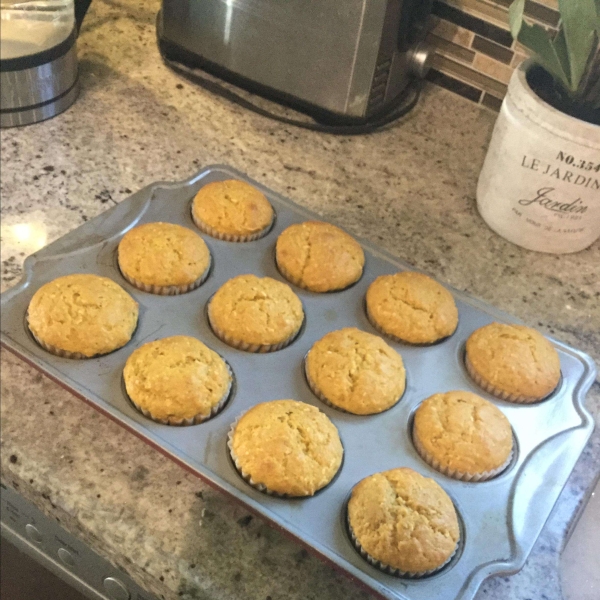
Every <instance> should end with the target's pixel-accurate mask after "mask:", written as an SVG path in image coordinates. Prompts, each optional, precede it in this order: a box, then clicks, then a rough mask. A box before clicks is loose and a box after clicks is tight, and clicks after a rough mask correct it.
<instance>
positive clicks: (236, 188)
mask: <svg viewBox="0 0 600 600" xmlns="http://www.w3.org/2000/svg"><path fill="white" fill-rule="evenodd" d="M192 217H193V219H194V223H196V225H197V226H198V228H199V229H200V231H203V232H204V233H208V235H211V236H213V237H216V238H218V239H220V240H226V241H228V242H251V241H252V240H257V239H259V238H261V237H263V236H264V235H266V234H267V233H268V232H269V230H270V229H271V225H272V224H273V220H274V218H275V212H274V211H273V207H272V206H271V204H270V203H269V201H268V200H267V199H266V198H265V196H264V194H263V193H262V192H260V191H258V190H257V189H256V188H255V187H252V186H251V185H250V184H249V183H246V182H245V181H238V180H237V179H228V180H227V181H214V182H213V183H209V184H207V185H205V186H204V187H202V188H201V189H200V191H199V192H198V193H197V194H196V197H195V198H194V202H193V204H192Z"/></svg>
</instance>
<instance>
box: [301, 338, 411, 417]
mask: <svg viewBox="0 0 600 600" xmlns="http://www.w3.org/2000/svg"><path fill="white" fill-rule="evenodd" d="M305 370H306V379H307V380H308V384H309V385H310V388H311V389H312V391H313V392H314V393H315V394H316V396H317V397H319V398H320V399H321V400H323V401H324V402H326V403H327V404H331V405H332V406H335V407H336V408H341V409H342V410H345V411H347V412H350V413H354V414H355V415H372V414H375V413H379V412H382V411H384V410H387V409H388V408H390V407H392V406H394V404H396V402H398V400H400V398H401V397H402V394H403V393H404V388H405V386H406V372H405V370H404V364H403V362H402V358H401V356H400V355H399V354H398V353H397V352H396V351H395V350H393V349H392V348H390V347H389V346H388V345H387V344H386V343H385V342H384V341H383V340H382V339H381V338H380V337H378V336H376V335H372V334H371V333H366V332H365V331H361V330H360V329H356V328H354V327H348V328H346V329H340V330H338V331H332V332H331V333H328V334H327V335H325V336H324V337H322V338H321V339H320V340H319V341H318V342H315V344H314V345H313V347H312V348H311V349H310V350H309V352H308V354H307V356H306V364H305Z"/></svg>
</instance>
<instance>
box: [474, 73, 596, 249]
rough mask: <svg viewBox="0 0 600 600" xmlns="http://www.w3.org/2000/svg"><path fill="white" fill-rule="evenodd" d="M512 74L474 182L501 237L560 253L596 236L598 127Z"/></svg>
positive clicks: (482, 206) (480, 206) (485, 216)
mask: <svg viewBox="0 0 600 600" xmlns="http://www.w3.org/2000/svg"><path fill="white" fill-rule="evenodd" d="M531 66H532V63H531V61H526V62H525V63H523V64H522V65H521V66H520V67H519V68H518V69H517V70H515V72H514V73H513V75H512V78H511V80H510V83H509V86H508V92H507V95H506V97H505V99H504V102H503V103H502V108H501V109H500V115H499V116H498V120H497V121H496V125H495V127H494V132H493V134H492V139H491V142H490V146H489V149H488V153H487V156H486V158H485V162H484V164H483V169H482V170H481V174H480V176H479V183H478V185H477V207H478V209H479V212H480V213H481V216H482V217H483V219H484V220H485V222H486V223H487V224H488V225H489V226H490V227H491V228H492V229H493V230H494V231H495V232H496V233H498V234H499V235H501V236H502V237H504V238H506V239H507V240H509V241H511V242H513V243H514V244H517V245H519V246H522V247H524V248H528V249H530V250H537V251H539V252H552V253H555V254H564V253H567V252H577V251H579V250H583V249H584V248H587V247H588V246H589V245H590V244H592V243H593V242H594V241H595V240H596V239H598V237H600V126H598V125H593V124H591V123H586V122H584V121H580V120H579V119H575V118H574V117H570V116H568V115H565V114H564V113H562V112H560V111H558V110H556V109H554V108H552V107H551V106H550V105H549V104H547V103H546V102H544V101H543V100H540V98H538V97H537V96H536V95H535V94H534V92H533V91H532V90H531V88H530V87H529V84H528V83H527V79H526V76H525V75H526V72H527V69H528V68H530V67H531Z"/></svg>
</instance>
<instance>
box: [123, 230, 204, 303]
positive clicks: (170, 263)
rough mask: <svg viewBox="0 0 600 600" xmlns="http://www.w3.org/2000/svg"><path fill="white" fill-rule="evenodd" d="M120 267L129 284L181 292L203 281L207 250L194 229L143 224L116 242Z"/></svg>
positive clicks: (159, 291)
mask: <svg viewBox="0 0 600 600" xmlns="http://www.w3.org/2000/svg"><path fill="white" fill-rule="evenodd" d="M118 261H119V268H120V269H121V273H122V274H123V277H125V279H126V280H127V281H128V282H129V283H131V285H133V286H135V287H136V288H139V289H140V290H144V291H145V292H150V293H152V294H160V295H163V296H171V295H176V294H184V293H185V292H189V291H191V290H194V289H196V288H197V287H198V286H200V285H201V284H202V283H204V281H205V280H206V278H207V276H208V272H209V270H210V262H211V257H210V251H209V250H208V247H207V246H206V244H205V243H204V240H203V239H202V238H201V237H200V236H199V235H198V234H197V233H195V232H194V231H192V230H191V229H188V228H187V227H182V226H181V225H176V224H174V223H160V222H158V223H146V224H144V225H139V226H138V227H134V228H133V229H131V230H130V231H128V232H127V233H126V234H125V235H124V236H123V239H122V240H121V241H120V243H119V248H118Z"/></svg>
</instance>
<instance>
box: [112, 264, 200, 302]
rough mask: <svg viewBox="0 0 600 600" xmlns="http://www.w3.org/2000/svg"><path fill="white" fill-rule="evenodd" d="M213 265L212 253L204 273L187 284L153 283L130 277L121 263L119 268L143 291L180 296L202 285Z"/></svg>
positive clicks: (126, 278) (128, 279)
mask: <svg viewBox="0 0 600 600" xmlns="http://www.w3.org/2000/svg"><path fill="white" fill-rule="evenodd" d="M211 265H212V255H209V260H208V266H207V267H206V269H205V271H204V273H202V275H200V277H198V279H196V281H192V283H188V284H186V285H152V284H149V283H144V282H143V281H140V280H139V279H134V278H133V277H130V276H129V275H127V273H125V271H123V269H121V265H119V270H120V271H121V275H123V277H124V278H125V280H126V281H128V282H129V283H130V284H131V285H132V286H133V287H135V288H137V289H138V290H142V291H143V292H148V293H149V294H157V295H159V296H178V295H179V294H186V293H187V292H191V291H192V290H195V289H196V288H198V287H200V286H201V285H202V284H203V283H204V282H205V281H206V279H207V278H208V275H209V273H210V267H211Z"/></svg>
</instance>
